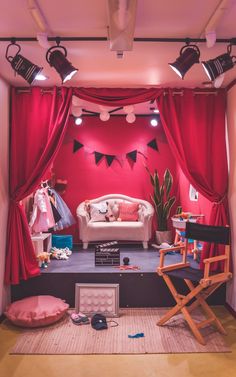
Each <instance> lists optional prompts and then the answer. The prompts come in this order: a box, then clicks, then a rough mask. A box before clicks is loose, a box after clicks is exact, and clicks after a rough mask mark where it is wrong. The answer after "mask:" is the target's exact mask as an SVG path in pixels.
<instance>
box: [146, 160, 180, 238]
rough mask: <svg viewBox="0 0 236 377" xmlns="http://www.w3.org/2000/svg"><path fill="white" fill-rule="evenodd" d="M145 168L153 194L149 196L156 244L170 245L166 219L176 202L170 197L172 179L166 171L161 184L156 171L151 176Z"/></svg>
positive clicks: (169, 232)
mask: <svg viewBox="0 0 236 377" xmlns="http://www.w3.org/2000/svg"><path fill="white" fill-rule="evenodd" d="M145 168H146V170H147V172H148V174H149V177H150V181H151V184H152V187H153V194H152V195H151V199H152V202H153V205H154V209H155V212H156V218H157V228H158V229H157V231H156V240H157V243H158V244H161V243H163V242H168V243H172V231H171V230H169V229H168V219H169V217H170V211H171V208H172V207H173V205H174V203H175V200H176V198H175V196H171V189H172V186H173V177H172V175H171V173H170V171H169V169H166V170H165V172H164V176H163V181H162V183H161V182H160V179H159V175H158V172H157V170H156V169H155V171H154V173H153V174H152V173H151V172H150V170H149V168H148V167H147V166H146V167H145Z"/></svg>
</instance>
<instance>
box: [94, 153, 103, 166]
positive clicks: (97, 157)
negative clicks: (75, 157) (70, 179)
mask: <svg viewBox="0 0 236 377" xmlns="http://www.w3.org/2000/svg"><path fill="white" fill-rule="evenodd" d="M94 154H95V162H96V165H97V164H98V163H99V161H100V160H101V159H102V158H103V157H104V156H105V155H104V153H100V152H94Z"/></svg>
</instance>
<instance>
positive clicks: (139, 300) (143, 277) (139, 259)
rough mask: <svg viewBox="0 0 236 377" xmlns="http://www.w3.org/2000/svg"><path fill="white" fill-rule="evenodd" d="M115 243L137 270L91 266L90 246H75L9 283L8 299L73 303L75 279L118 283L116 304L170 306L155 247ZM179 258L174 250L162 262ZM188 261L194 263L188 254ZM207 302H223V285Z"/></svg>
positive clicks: (172, 261)
mask: <svg viewBox="0 0 236 377" xmlns="http://www.w3.org/2000/svg"><path fill="white" fill-rule="evenodd" d="M119 247H120V260H121V264H123V262H122V261H123V258H124V257H129V259H130V265H132V266H138V268H139V269H138V270H120V269H119V268H118V267H112V266H96V267H95V262H94V261H95V255H94V246H91V247H90V248H89V249H88V250H82V249H81V248H77V250H74V251H73V253H72V255H71V256H70V257H69V259H68V260H51V263H50V264H49V265H48V268H47V269H42V270H41V271H42V273H41V275H40V276H37V277H35V278H32V279H30V280H27V281H22V282H21V283H20V284H19V285H14V286H12V300H13V301H15V300H19V299H21V298H24V297H28V296H34V295H46V294H48V295H53V296H56V297H60V298H62V299H64V300H66V302H67V303H68V304H69V305H70V306H71V307H74V306H75V284H76V283H107V284H112V283H118V284H119V285H120V307H123V308H124V307H162V306H164V307H165V306H173V305H174V304H175V302H174V300H173V298H172V296H171V294H170V293H169V290H168V288H167V287H166V284H165V282H164V281H163V279H162V278H161V277H160V276H158V275H157V273H156V268H157V266H158V264H159V253H158V251H157V250H156V249H154V248H152V247H150V248H149V249H148V250H144V249H143V248H142V246H141V245H128V246H127V245H119ZM180 258H181V257H180V255H179V254H177V253H174V254H170V255H166V262H167V264H171V263H176V262H177V261H179V260H180ZM189 261H190V262H191V264H192V265H194V266H195V267H197V265H196V262H194V261H193V258H192V257H191V256H190V257H189ZM176 285H177V286H178V287H180V288H181V289H182V290H183V292H186V287H185V285H184V284H183V282H181V281H179V280H178V279H176ZM209 303H210V304H212V305H223V304H224V303H225V286H222V287H221V288H219V290H218V291H216V292H215V293H214V294H213V295H212V296H211V298H210V300H209Z"/></svg>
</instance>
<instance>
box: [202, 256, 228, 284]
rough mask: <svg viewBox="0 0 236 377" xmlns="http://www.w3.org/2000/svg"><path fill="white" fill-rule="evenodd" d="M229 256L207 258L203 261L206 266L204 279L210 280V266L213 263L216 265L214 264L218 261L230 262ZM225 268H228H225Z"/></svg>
mask: <svg viewBox="0 0 236 377" xmlns="http://www.w3.org/2000/svg"><path fill="white" fill-rule="evenodd" d="M228 259H229V258H228V256H227V255H217V256H216V257H210V258H206V259H204V260H203V263H204V264H205V266H204V279H208V278H209V274H210V264H211V263H214V262H218V261H221V260H225V261H226V260H228ZM225 268H227V267H226V266H225Z"/></svg>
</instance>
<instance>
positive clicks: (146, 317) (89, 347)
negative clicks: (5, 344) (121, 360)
mask: <svg viewBox="0 0 236 377" xmlns="http://www.w3.org/2000/svg"><path fill="white" fill-rule="evenodd" d="M165 312H166V309H163V308H159V309H158V308H154V309H153V308H150V309H149V308H148V309H120V317H119V318H115V320H116V321H117V322H118V323H119V326H118V327H111V328H108V329H107V330H101V331H96V330H94V329H93V328H92V327H91V326H90V325H80V326H77V325H74V324H73V323H72V322H71V320H70V317H69V314H68V315H66V316H65V317H64V319H62V320H61V321H60V322H58V323H56V324H54V325H51V326H48V327H44V328H38V329H31V330H30V329H26V330H22V331H23V332H22V334H21V335H19V338H18V340H17V342H16V344H15V346H14V347H13V349H12V350H11V352H10V353H11V354H47V355H49V354H53V355H56V354H68V355H71V354H145V353H190V352H230V348H229V347H227V346H226V344H225V341H224V338H223V336H222V335H220V334H219V333H218V332H217V331H215V329H214V328H212V327H208V329H204V330H202V333H203V335H204V336H205V339H206V340H207V345H206V346H202V345H200V344H199V343H198V342H197V341H196V340H195V338H194V337H193V335H192V333H191V332H190V330H189V328H188V327H187V325H186V323H185V321H184V320H183V318H182V316H181V315H179V316H176V317H175V318H174V319H172V320H170V321H169V323H168V325H165V326H162V327H159V326H156V322H157V320H158V319H159V318H160V317H161V316H162V315H163V314H164V313H165ZM141 332H143V333H144V337H143V338H136V339H130V338H128V335H134V334H137V333H141Z"/></svg>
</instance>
